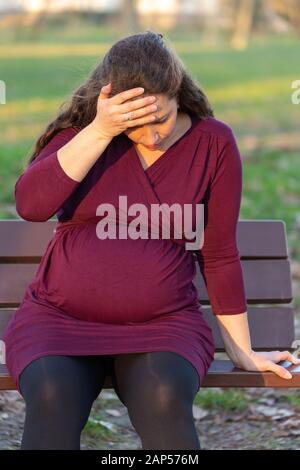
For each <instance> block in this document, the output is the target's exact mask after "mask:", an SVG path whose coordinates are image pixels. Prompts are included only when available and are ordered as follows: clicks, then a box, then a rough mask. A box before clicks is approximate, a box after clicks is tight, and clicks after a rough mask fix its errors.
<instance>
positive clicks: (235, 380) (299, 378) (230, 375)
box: [0, 359, 300, 390]
mask: <svg viewBox="0 0 300 470" xmlns="http://www.w3.org/2000/svg"><path fill="white" fill-rule="evenodd" d="M281 365H283V366H285V367H288V368H289V370H290V372H291V373H292V374H293V378H292V379H290V380H286V379H282V378H280V377H279V376H278V375H276V374H275V373H274V372H254V371H251V372H248V371H246V370H243V369H238V368H237V367H234V365H233V363H232V362H231V361H230V360H221V359H215V360H214V361H213V362H212V364H211V366H210V368H209V370H208V373H207V375H206V376H205V379H204V381H203V383H202V385H201V388H205V387H224V388H226V387H237V388H239V387H240V388H243V387H274V388H276V387H284V388H296V387H299V386H300V366H295V365H293V366H291V367H289V366H290V365H291V364H290V363H287V362H283V363H281ZM103 388H113V385H112V380H111V376H110V375H107V376H106V377H105V382H104V387H103ZM0 390H16V385H15V383H14V381H13V379H12V377H11V376H10V375H9V373H8V371H7V368H6V366H5V365H4V364H0Z"/></svg>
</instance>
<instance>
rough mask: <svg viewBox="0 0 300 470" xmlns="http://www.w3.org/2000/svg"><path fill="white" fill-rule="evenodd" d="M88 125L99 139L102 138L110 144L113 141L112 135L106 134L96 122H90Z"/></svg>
mask: <svg viewBox="0 0 300 470" xmlns="http://www.w3.org/2000/svg"><path fill="white" fill-rule="evenodd" d="M87 127H89V128H90V129H91V130H92V131H93V132H94V133H95V136H96V137H97V138H98V139H99V140H102V141H104V142H106V143H108V144H109V143H110V142H111V140H112V137H108V136H106V135H104V134H103V133H102V131H101V129H99V128H98V127H97V125H96V124H95V122H94V121H91V122H90V124H89V125H88V126H87Z"/></svg>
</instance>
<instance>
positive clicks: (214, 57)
mask: <svg viewBox="0 0 300 470" xmlns="http://www.w3.org/2000/svg"><path fill="white" fill-rule="evenodd" d="M76 21H77V20H76V19H74V22H73V24H72V23H70V25H69V26H68V27H62V26H61V25H59V24H58V25H56V26H54V25H51V24H50V23H49V26H48V27H47V28H46V29H45V30H44V31H43V30H42V31H40V32H37V31H35V32H32V31H30V30H28V29H27V30H22V31H20V30H19V29H18V28H16V29H15V30H14V31H13V30H9V31H2V32H0V44H1V46H0V79H1V80H4V81H5V82H6V86H7V103H6V104H5V105H2V106H0V126H1V131H2V132H1V142H0V187H1V194H0V217H9V218H10V217H15V216H16V214H14V192H13V191H14V184H15V181H16V179H17V177H18V175H19V174H20V172H21V171H22V168H23V167H25V165H26V162H27V160H28V158H29V154H30V150H31V147H32V146H33V144H34V143H35V141H36V139H37V138H38V136H39V135H40V133H41V132H42V131H43V130H44V128H45V126H46V124H47V123H48V122H49V121H50V120H52V119H53V118H54V117H55V115H56V113H57V111H58V108H59V106H60V105H61V104H62V103H63V102H64V101H65V100H66V99H67V98H68V97H69V96H70V95H71V93H72V91H73V90H74V89H75V88H76V87H78V86H79V85H80V84H81V83H82V82H83V81H84V80H85V78H86V77H87V76H88V74H89V72H90V71H91V70H92V68H94V67H95V66H96V64H97V63H98V62H99V61H100V60H101V58H102V56H103V54H104V53H105V52H106V50H108V48H109V47H110V45H111V44H112V43H113V42H114V41H115V40H117V39H118V35H117V33H115V32H114V31H113V30H112V29H110V28H109V27H108V26H106V25H105V24H104V23H103V24H100V26H97V25H96V24H89V25H88V24H81V26H80V34H79V33H78V31H79V26H78V24H77V23H76ZM116 31H118V30H117V29H116ZM119 34H120V33H119ZM166 36H167V37H168V39H170V40H171V41H172V45H173V46H174V47H175V49H176V51H177V52H178V54H179V55H180V57H181V58H182V59H183V61H184V62H185V64H186V65H187V67H188V69H189V70H190V71H191V73H192V75H193V77H194V78H195V79H196V80H197V81H198V83H199V84H200V85H202V87H203V88H204V91H205V92H206V94H207V95H208V97H209V100H210V102H211V104H212V106H213V109H214V112H215V115H216V117H217V118H219V119H221V120H224V121H225V122H227V123H228V124H229V125H231V127H232V128H233V130H234V132H235V134H236V136H237V140H238V144H239V148H240V151H241V155H242V158H243V168H244V189H243V199H242V204H241V215H240V218H260V219H264V218H268V219H282V220H284V221H285V222H286V227H287V234H288V239H289V245H290V247H291V255H292V256H293V257H294V258H296V259H298V260H300V248H299V246H298V243H297V240H298V238H299V224H300V222H299V217H300V212H299V209H298V208H299V203H300V185H299V181H300V163H299V145H298V146H297V142H298V143H299V140H298V141H297V140H296V141H295V144H294V145H289V147H287V148H286V149H285V146H284V145H283V142H284V140H285V141H287V142H288V143H289V142H292V140H291V139H290V136H291V137H293V136H294V137H295V136H296V137H297V135H298V134H299V117H300V105H299V106H297V105H293V104H292V103H291V93H292V90H291V83H292V81H293V80H296V79H300V72H299V49H300V43H299V40H296V39H295V38H293V37H288V36H286V37H269V38H264V37H256V38H254V39H253V40H252V41H251V43H250V46H249V48H248V49H247V50H245V51H235V50H232V49H230V48H229V47H228V46H227V45H226V43H225V42H224V41H222V40H219V42H218V43H217V45H216V47H209V48H208V47H205V45H204V44H203V43H202V41H201V35H199V34H198V32H196V31H194V30H192V31H191V33H190V35H188V34H186V30H184V31H179V32H177V33H176V32H170V33H167V34H166ZM281 136H282V138H281ZM249 138H251V139H253V138H254V139H257V140H258V141H259V142H260V144H259V146H258V147H257V149H256V150H254V151H250V150H249V148H248V147H247V139H249ZM275 138H277V143H275ZM281 142H282V145H281Z"/></svg>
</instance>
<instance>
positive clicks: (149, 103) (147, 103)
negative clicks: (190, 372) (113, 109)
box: [118, 96, 157, 115]
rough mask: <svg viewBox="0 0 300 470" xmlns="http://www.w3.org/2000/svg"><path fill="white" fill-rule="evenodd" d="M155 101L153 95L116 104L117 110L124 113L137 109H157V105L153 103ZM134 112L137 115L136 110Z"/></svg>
mask: <svg viewBox="0 0 300 470" xmlns="http://www.w3.org/2000/svg"><path fill="white" fill-rule="evenodd" d="M155 101H156V97H155V96H146V97H144V98H139V99H137V100H134V101H128V102H127V103H123V104H120V105H118V112H119V113H121V114H124V113H129V112H131V111H136V110H139V109H140V110H141V111H143V110H144V111H145V110H147V111H157V105H156V104H155V103H154V102H155ZM134 114H135V115H138V114H137V113H136V112H135V113H134Z"/></svg>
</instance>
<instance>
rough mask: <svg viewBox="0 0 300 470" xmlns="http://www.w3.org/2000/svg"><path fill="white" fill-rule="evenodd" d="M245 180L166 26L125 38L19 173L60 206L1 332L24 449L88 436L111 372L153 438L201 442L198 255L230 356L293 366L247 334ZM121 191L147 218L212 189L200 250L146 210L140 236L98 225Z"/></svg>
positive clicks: (119, 215)
mask: <svg viewBox="0 0 300 470" xmlns="http://www.w3.org/2000/svg"><path fill="white" fill-rule="evenodd" d="M241 191H242V165H241V158H240V154H239V151H238V148H237V145H236V140H235V137H234V134H233V132H232V131H231V128H230V127H229V126H228V125H227V124H225V123H224V122H222V121H220V120H217V119H216V118H215V117H214V116H213V112H212V110H211V108H210V106H209V103H208V100H207V99H206V97H205V95H204V93H203V92H202V91H201V89H200V88H199V87H198V86H197V85H196V84H195V82H194V81H193V80H192V78H191V77H190V75H189V74H188V73H187V71H186V70H185V68H184V66H183V64H182V62H181V61H180V59H179V58H178V57H177V56H176V54H175V53H174V52H173V51H171V50H170V49H169V48H168V47H167V46H166V44H165V43H164V41H163V39H162V36H161V35H159V34H155V33H153V32H151V31H147V32H145V33H139V34H135V35H132V36H128V37H125V38H123V39H121V40H119V41H118V42H116V43H115V44H114V45H113V46H112V47H111V48H110V50H109V51H108V52H107V54H106V55H105V56H104V58H103V60H102V62H101V63H100V64H99V65H97V67H96V68H95V70H94V71H93V72H92V73H91V75H90V77H89V78H88V79H87V81H86V82H85V83H84V84H83V85H82V86H80V87H79V88H78V89H77V90H76V91H75V92H74V94H73V95H72V97H71V100H70V103H69V104H68V105H67V106H66V107H65V109H62V110H61V111H60V113H59V114H58V116H57V117H56V118H55V119H54V120H53V121H52V122H51V123H50V124H49V125H48V126H47V128H46V130H45V131H44V132H43V133H42V135H41V136H40V137H39V139H38V141H37V144H36V147H35V150H34V152H33V155H32V157H31V159H30V160H29V162H28V166H27V168H26V169H25V170H24V172H23V173H22V174H21V175H20V177H19V178H18V180H17V182H16V185H15V199H16V209H17V212H18V214H19V215H20V216H21V217H22V218H23V219H25V220H28V221H35V222H43V221H46V220H48V219H50V218H51V217H53V216H55V215H56V216H57V219H58V222H57V226H56V229H55V233H54V234H53V237H52V239H51V240H50V241H49V243H48V245H47V248H46V251H45V253H44V255H43V257H42V260H41V263H40V265H39V267H38V270H37V273H36V275H35V278H34V279H33V280H32V282H31V283H30V284H29V285H28V287H27V289H26V291H25V294H24V298H23V300H22V302H21V304H20V306H19V308H18V309H17V310H16V312H15V313H14V315H13V317H12V318H11V320H10V322H9V324H8V326H7V329H6V331H5V336H4V341H5V345H6V364H7V367H8V369H9V371H10V373H11V375H12V376H13V378H14V379H15V382H16V386H17V388H18V391H19V392H20V393H21V395H22V396H23V397H24V400H25V403H26V418H25V425H24V432H23V437H22V443H21V448H22V449H80V435H81V431H82V429H83V428H84V426H85V424H86V422H87V420H88V417H89V413H90V410H91V407H92V405H93V402H94V400H95V399H96V398H97V397H98V395H99V393H100V392H101V390H102V388H103V385H104V381H105V377H106V374H111V375H112V383H113V386H114V388H115V390H116V393H117V394H118V397H119V398H120V400H121V401H122V403H123V404H124V405H125V406H126V407H127V410H128V414H129V417H130V420H131V422H132V425H133V426H134V428H135V430H136V432H137V434H138V435H139V437H140V439H141V444H142V448H143V449H200V448H201V447H200V441H199V438H198V435H197V431H196V428H195V424H194V419H193V413H192V405H193V400H194V398H195V395H196V393H197V392H198V391H199V390H200V387H201V384H202V381H203V379H204V377H205V375H206V373H207V370H208V368H209V366H210V364H211V363H212V361H213V358H214V351H215V344H214V339H213V335H212V330H211V328H210V327H209V325H208V324H207V323H206V321H205V319H204V317H203V312H202V310H201V304H200V299H199V298H198V293H197V290H196V288H195V286H194V284H193V278H194V276H195V274H196V266H195V259H196V260H197V261H198V262H199V266H200V269H201V272H202V275H203V278H204V281H205V284H206V287H207V290H208V294H209V298H210V302H211V307H212V311H213V313H214V315H216V317H217V319H218V321H219V325H220V328H221V332H222V335H223V338H224V342H225V345H226V349H227V351H228V354H229V355H230V357H231V359H232V360H233V361H234V363H235V364H236V365H238V366H239V367H241V368H245V369H247V370H273V371H274V372H276V373H278V374H279V375H281V376H282V377H284V374H285V369H284V368H282V367H281V366H279V365H276V364H275V362H278V361H279V360H283V359H291V358H292V360H294V358H293V357H292V356H291V355H288V353H286V354H285V353H279V352H278V351H277V352H276V351H274V352H269V353H255V352H254V351H252V349H251V345H250V336H249V329H248V324H247V317H246V315H247V312H246V308H247V305H246V297H245V289H244V283H243V277H242V269H241V263H240V257H239V252H238V249H237V244H236V226H237V221H238V216H239V209H240V201H241ZM120 196H122V197H123V198H124V197H126V203H127V207H128V208H131V209H132V208H133V207H135V206H134V204H137V203H138V204H139V205H142V207H144V208H146V209H149V210H148V215H147V216H146V218H148V219H149V220H148V221H149V222H151V217H150V208H151V206H153V205H160V204H167V205H168V206H171V205H172V204H174V203H176V204H177V205H179V207H183V206H184V204H190V205H192V206H193V207H194V206H196V204H203V205H204V208H205V209H204V214H205V221H204V222H205V223H204V243H203V244H202V246H200V244H199V248H198V249H196V250H194V254H193V252H192V250H188V249H186V246H185V243H186V241H187V237H186V234H185V233H183V234H182V237H181V238H178V237H175V236H170V237H169V238H163V237H162V236H159V237H152V238H151V236H148V237H145V233H146V232H147V230H146V229H145V227H146V224H144V232H143V236H141V237H130V236H127V237H124V236H122V237H118V236H116V237H115V236H110V237H106V238H105V237H100V236H99V233H100V232H101V228H99V222H100V221H101V220H102V221H103V220H104V218H105V216H107V213H105V211H103V209H101V211H103V212H101V211H99V206H100V208H101V207H102V206H101V205H102V204H104V205H106V206H107V207H108V206H109V207H113V208H115V214H116V219H115V221H116V223H115V228H117V229H119V228H121V227H122V228H123V229H124V228H127V225H129V223H131V222H132V220H133V219H134V218H133V217H132V213H131V212H130V211H128V217H127V215H126V217H127V218H126V217H125V219H124V210H123V208H120V206H119V197H120ZM106 206H105V207H106ZM99 212H101V213H99ZM144 219H145V218H144ZM124 220H125V223H124ZM194 225H195V220H194V218H193V226H194ZM150 226H151V223H150ZM148 227H149V226H148ZM112 232H113V231H112ZM116 232H117V234H118V230H116ZM147 234H148V235H150V234H149V232H148V233H147Z"/></svg>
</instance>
